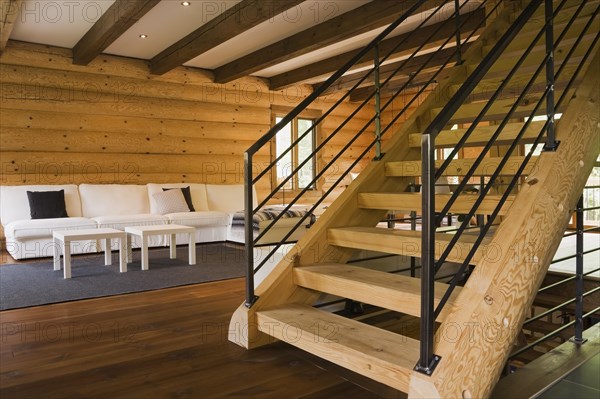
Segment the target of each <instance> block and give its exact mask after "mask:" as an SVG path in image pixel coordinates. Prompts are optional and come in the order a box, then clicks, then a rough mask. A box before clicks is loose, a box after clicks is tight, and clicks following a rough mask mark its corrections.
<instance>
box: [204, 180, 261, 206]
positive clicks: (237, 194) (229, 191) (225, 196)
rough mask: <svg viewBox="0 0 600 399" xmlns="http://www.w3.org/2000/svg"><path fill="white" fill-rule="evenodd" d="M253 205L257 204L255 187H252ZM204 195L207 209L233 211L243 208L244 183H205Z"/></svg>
mask: <svg viewBox="0 0 600 399" xmlns="http://www.w3.org/2000/svg"><path fill="white" fill-rule="evenodd" d="M252 190H253V197H252V198H253V200H254V207H256V206H257V204H258V199H257V198H256V188H255V187H252ZM206 196H207V198H208V209H210V210H211V211H221V212H227V213H235V212H238V211H241V210H243V209H244V185H243V184H207V185H206Z"/></svg>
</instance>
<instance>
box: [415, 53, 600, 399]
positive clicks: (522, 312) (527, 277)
mask: <svg viewBox="0 0 600 399" xmlns="http://www.w3.org/2000/svg"><path fill="white" fill-rule="evenodd" d="M592 58H593V60H592V61H591V62H590V63H589V65H590V66H595V65H599V64H600V51H598V46H597V47H596V54H595V55H593V57H592ZM583 73H585V76H584V78H583V79H582V82H585V84H581V85H579V86H578V87H577V88H576V95H575V96H574V97H573V99H572V100H571V102H570V103H569V104H567V105H566V107H565V112H564V114H563V116H562V118H561V119H560V120H559V121H558V122H557V125H556V134H557V140H559V141H560V142H561V143H560V145H559V147H558V149H557V150H556V151H555V152H544V153H542V155H541V156H540V157H539V159H538V162H537V163H538V165H537V166H538V167H536V169H535V171H534V172H533V173H532V174H530V175H529V177H528V182H529V184H526V185H524V187H523V188H522V190H521V191H520V192H519V194H518V195H517V196H516V198H515V201H514V203H513V206H512V208H511V210H510V211H509V212H508V214H507V216H506V217H505V219H504V221H503V223H502V224H501V225H500V227H499V228H498V229H497V231H496V233H495V235H494V238H493V239H492V242H491V244H490V245H494V246H495V247H496V248H497V250H498V253H499V254H500V256H498V257H496V258H494V259H485V258H484V259H482V260H481V261H480V262H478V263H477V266H476V267H475V269H474V271H473V273H472V275H471V276H470V278H469V280H468V281H467V283H466V284H465V288H466V289H465V290H463V292H461V293H460V294H459V295H458V299H457V305H455V306H454V310H453V311H452V312H451V313H450V314H449V315H448V316H447V317H446V318H445V320H444V322H443V323H442V325H441V326H440V328H439V329H438V331H437V333H436V339H435V344H434V353H435V354H436V355H438V356H441V358H442V360H441V361H440V363H439V364H438V366H437V368H436V370H435V372H434V373H433V375H432V376H430V377H423V376H422V375H418V373H413V376H412V379H411V387H410V391H409V397H425V396H430V395H432V394H434V395H435V396H437V397H465V396H468V397H488V396H489V395H490V393H491V391H492V389H493V387H494V385H495V383H496V382H497V380H498V378H499V377H500V374H501V371H502V369H503V367H504V364H505V361H506V358H507V356H508V354H509V352H510V351H511V348H512V344H513V342H514V339H515V338H516V336H517V334H518V333H519V331H520V329H521V326H522V323H523V321H524V319H525V316H526V312H527V311H528V309H529V307H530V306H531V304H532V302H533V300H534V298H535V294H536V292H537V289H538V288H539V286H540V284H541V283H542V280H543V278H544V276H545V274H546V271H547V269H548V267H549V265H550V262H551V261H552V258H553V256H554V254H555V252H556V249H557V248H558V246H559V244H560V241H561V239H562V236H563V233H564V231H565V230H566V228H567V224H568V221H569V218H570V216H571V213H572V211H573V210H574V209H575V205H576V203H577V200H578V199H579V197H580V196H581V192H582V190H583V187H584V186H585V184H586V181H587V178H588V176H589V174H590V173H591V170H592V168H593V166H594V163H595V161H596V158H597V156H598V154H599V153H600V141H599V140H598V137H600V71H599V70H598V68H593V67H592V68H590V67H589V66H588V67H587V71H586V70H584V71H582V74H583ZM450 332H451V333H452V334H453V335H452V339H448V334H449V333H450Z"/></svg>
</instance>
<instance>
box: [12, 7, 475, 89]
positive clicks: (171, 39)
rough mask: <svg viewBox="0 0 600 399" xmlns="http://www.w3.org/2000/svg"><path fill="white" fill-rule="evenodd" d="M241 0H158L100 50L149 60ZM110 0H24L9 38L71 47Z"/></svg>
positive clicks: (234, 47) (306, 11)
mask: <svg viewBox="0 0 600 399" xmlns="http://www.w3.org/2000/svg"><path fill="white" fill-rule="evenodd" d="M240 1H241V0H219V1H215V0H191V1H190V2H191V5H190V6H188V7H184V6H182V5H181V0H162V1H161V2H160V3H159V4H158V5H157V6H156V7H154V8H153V9H152V10H150V12H148V13H147V14H146V15H144V16H143V17H142V18H141V19H140V20H139V21H137V22H136V23H135V24H134V25H133V26H132V27H131V28H130V29H129V30H127V31H126V32H125V33H124V34H123V35H122V36H121V37H119V38H118V39H117V40H116V41H114V42H113V43H112V44H111V45H110V46H109V47H108V48H107V49H106V50H105V51H104V52H105V53H106V54H113V55H118V56H124V57H132V58H139V59H144V60H149V59H151V58H152V57H154V56H155V55H157V54H158V53H160V52H161V51H162V50H164V49H165V48H167V47H169V46H170V45H171V44H173V43H175V42H177V41H178V40H179V39H181V38H182V37H184V36H185V35H187V34H189V33H190V32H192V31H194V30H196V29H197V28H198V27H200V26H202V25H203V24H205V23H207V22H208V21H210V20H211V19H213V18H214V17H216V16H217V15H218V14H220V13H222V12H224V11H225V10H227V9H229V8H230V7H232V6H234V5H235V4H237V3H239V2H240ZM269 1H271V0H269ZM369 1H371V0H337V1H332V0H309V1H305V2H304V3H301V4H300V5H298V6H296V7H294V8H291V9H289V10H288V11H287V12H285V13H283V14H279V15H276V16H274V17H273V18H271V19H270V20H268V21H266V22H263V23H261V24H259V25H257V26H255V27H253V28H251V29H249V30H248V31H246V32H244V33H243V34H241V35H239V36H236V37H234V38H232V39H230V40H228V41H227V42H225V43H223V44H221V45H219V46H217V47H215V48H213V49H211V50H209V51H207V52H206V53H204V54H202V55H200V56H198V57H196V58H194V59H192V60H190V61H188V62H186V63H185V64H184V65H186V66H191V67H198V68H205V69H215V68H217V67H220V66H222V65H224V64H227V63H228V62H231V61H233V60H235V59H236V58H239V57H241V56H243V55H246V54H249V53H252V52H253V51H256V50H258V49H261V48H263V47H265V46H267V45H269V44H272V43H274V42H277V41H279V40H281V39H283V38H285V37H289V36H291V35H293V34H295V33H298V32H301V31H303V30H305V29H307V28H310V27H312V26H314V25H317V24H319V23H322V22H324V21H326V20H328V19H331V18H334V17H337V16H339V15H341V14H343V13H345V12H348V11H350V10H353V9H355V8H357V7H360V6H362V5H364V4H366V3H368V2H369ZM389 1H392V0H389ZM449 1H450V0H449ZM461 1H465V0H461ZM113 2H114V0H77V1H72V0H65V1H48V0H24V1H23V5H22V7H21V15H20V16H19V18H18V19H17V22H16V23H15V27H14V29H13V31H12V34H11V36H10V38H11V39H13V40H20V41H26V42H33V43H41V44H47V45H52V46H58V47H67V48H72V47H73V46H74V45H75V44H76V43H77V42H78V41H79V39H81V37H82V36H83V35H84V34H85V33H86V32H87V31H88V29H90V28H91V26H92V25H93V24H94V22H96V20H97V19H98V18H99V17H100V15H101V14H102V13H103V12H105V11H106V10H107V9H108V8H109V7H110V5H111V4H112V3H113ZM473 3H475V4H474V5H473V7H475V5H476V4H477V3H479V2H473ZM447 6H448V7H449V8H453V7H454V2H453V1H450V4H448V5H447ZM467 8H470V7H469V6H467V7H465V10H464V11H467ZM449 14H450V13H441V15H446V16H447V15H449ZM422 18H423V15H420V16H416V17H413V18H411V19H410V20H409V21H407V22H406V23H404V24H402V25H401V26H400V27H399V28H398V29H396V31H395V32H394V34H393V35H398V34H401V33H404V32H407V31H409V30H411V29H414V27H415V26H416V25H417V24H418V23H419V22H420V21H421V20H422ZM435 22H439V18H432V19H431V21H430V22H429V23H435ZM381 30H383V29H377V30H373V31H370V32H367V33H364V34H361V35H357V36H355V37H353V38H351V39H347V40H343V41H341V42H339V43H336V44H334V45H330V46H326V47H323V48H322V49H319V50H318V51H313V52H311V53H308V54H305V55H303V56H300V57H296V58H293V59H290V60H287V61H285V62H282V63H279V64H278V65H275V66H272V67H269V68H266V69H264V70H262V71H258V72H256V73H254V74H253V75H256V76H261V77H266V78H268V77H272V76H275V75H278V74H280V73H283V72H287V71H290V70H293V69H296V68H299V67H302V66H305V65H308V64H311V63H314V62H318V61H320V60H323V59H325V58H329V57H332V56H335V55H338V54H341V53H344V52H347V51H350V50H354V49H357V48H360V47H361V46H364V45H365V44H367V43H368V42H369V41H370V40H372V39H373V38H374V37H375V36H376V35H377V34H378V33H380V32H381ZM141 34H144V35H147V36H148V37H147V38H145V39H142V38H140V35H141ZM393 35H392V36H393Z"/></svg>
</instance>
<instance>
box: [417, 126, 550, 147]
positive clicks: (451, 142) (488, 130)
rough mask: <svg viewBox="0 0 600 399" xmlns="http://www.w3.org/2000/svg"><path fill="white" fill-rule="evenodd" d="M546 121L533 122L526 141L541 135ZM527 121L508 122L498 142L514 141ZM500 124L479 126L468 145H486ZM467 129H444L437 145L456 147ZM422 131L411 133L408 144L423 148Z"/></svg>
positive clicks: (525, 136) (526, 135) (524, 140)
mask: <svg viewBox="0 0 600 399" xmlns="http://www.w3.org/2000/svg"><path fill="white" fill-rule="evenodd" d="M545 123H546V122H544V121H537V122H531V123H530V124H529V126H528V128H527V131H526V132H525V134H524V135H523V142H524V143H531V142H533V140H535V138H536V137H537V136H538V135H539V133H540V131H541V130H542V127H543V126H544V124H545ZM524 125H525V122H515V123H508V124H506V126H505V127H504V129H503V130H502V133H500V134H499V135H498V139H497V140H496V143H497V144H507V143H511V142H512V141H514V139H515V137H517V134H518V133H519V132H520V131H521V129H522V128H523V126H524ZM496 129H498V126H478V127H477V128H476V129H475V131H474V132H473V134H471V136H470V137H469V139H467V142H466V143H465V144H466V145H469V146H481V145H485V144H487V143H488V141H490V139H491V137H492V135H493V134H494V133H495V132H496ZM466 131H467V129H455V130H442V131H441V132H440V134H439V135H438V136H437V137H436V139H435V146H436V147H454V146H456V143H458V141H459V140H460V139H461V137H462V136H463V135H464V134H465V132H466ZM421 136H422V134H421V133H414V134H410V135H409V137H408V145H409V146H410V147H413V148H421Z"/></svg>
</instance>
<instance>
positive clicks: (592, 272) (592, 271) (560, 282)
mask: <svg viewBox="0 0 600 399" xmlns="http://www.w3.org/2000/svg"><path fill="white" fill-rule="evenodd" d="M596 272H600V267H599V268H596V269H593V270H589V271H587V272H585V273H583V276H589V275H590V274H594V273H596ZM576 278H577V276H571V277H567V278H565V279H564V280H560V281H557V282H556V283H552V284H550V285H547V286H545V287H542V288H540V289H539V290H538V293H540V292H544V291H547V290H549V289H551V288H554V287H558V286H559V285H562V284H565V283H568V282H569V281H573V280H575V279H576Z"/></svg>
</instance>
